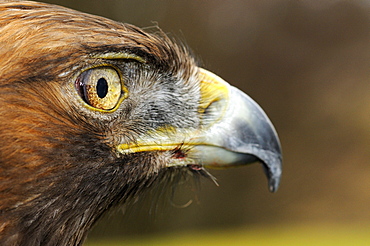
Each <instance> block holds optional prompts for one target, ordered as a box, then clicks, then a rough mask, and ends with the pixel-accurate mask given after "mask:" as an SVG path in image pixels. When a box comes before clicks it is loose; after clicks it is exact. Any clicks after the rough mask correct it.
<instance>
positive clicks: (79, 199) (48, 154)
mask: <svg viewBox="0 0 370 246" xmlns="http://www.w3.org/2000/svg"><path fill="white" fill-rule="evenodd" d="M0 30H1V36H0V47H1V48H0V60H1V63H0V138H1V145H0V169H1V171H0V241H1V243H2V245H80V244H81V243H82V242H83V240H84V238H85V237H86V234H87V232H88V230H89V229H90V228H91V226H92V225H93V224H94V223H95V222H96V221H97V219H98V218H99V217H101V215H102V214H103V213H104V212H105V211H107V210H108V209H109V208H111V207H112V206H114V205H116V204H118V203H122V202H125V201H126V200H127V199H129V198H131V197H135V196H137V195H138V194H139V193H140V192H142V191H143V190H145V189H146V188H147V187H150V186H151V185H153V183H154V181H156V180H158V179H163V178H168V177H170V176H169V175H164V174H165V173H167V174H168V173H171V172H174V171H176V172H179V171H180V172H185V173H189V174H190V173H192V174H195V175H196V174H205V173H206V171H205V169H204V168H207V167H209V168H212V167H214V168H226V167H231V166H238V165H246V164H249V163H253V162H260V163H262V164H263V167H264V170H265V172H266V175H267V177H268V180H269V188H270V190H271V191H276V189H277V187H278V185H279V179H280V175H281V162H282V157H281V150H280V144H279V140H278V137H277V134H276V132H275V130H274V127H273V126H272V124H271V122H270V120H269V119H268V118H267V116H266V115H265V113H264V112H263V110H262V109H261V108H260V107H259V106H258V105H257V104H256V103H255V102H254V101H253V100H252V99H251V98H250V97H248V96H247V95H246V94H244V93H243V92H241V91H240V90H238V89H237V88H235V87H233V86H231V85H229V84H228V83H226V82H225V81H224V80H222V79H221V78H220V77H218V76H216V75H215V74H213V73H211V72H209V71H207V70H205V69H203V68H200V67H199V66H198V65H197V63H196V62H195V60H194V59H193V58H192V56H191V55H189V52H188V51H187V50H186V49H185V48H184V47H183V46H181V45H178V44H176V43H175V42H174V41H172V40H171V39H169V38H168V37H167V36H166V35H165V34H163V32H161V31H160V30H156V32H154V33H147V32H145V31H143V30H142V29H140V28H138V27H135V26H133V25H129V24H123V23H118V22H115V21H112V20H109V19H106V18H102V17H98V16H93V15H90V14H85V13H81V12H77V11H74V10H70V9H67V8H63V7H59V6H55V5H48V4H42V3H36V2H29V1H24V2H22V1H16V2H13V1H6V2H2V3H1V4H0Z"/></svg>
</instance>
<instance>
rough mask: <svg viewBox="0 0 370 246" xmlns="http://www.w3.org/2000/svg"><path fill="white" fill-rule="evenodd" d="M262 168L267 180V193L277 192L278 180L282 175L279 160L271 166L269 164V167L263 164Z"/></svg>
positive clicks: (280, 161)
mask: <svg viewBox="0 0 370 246" xmlns="http://www.w3.org/2000/svg"><path fill="white" fill-rule="evenodd" d="M263 167H264V171H265V173H266V176H267V178H268V187H269V191H270V192H272V193H275V192H277V190H278V188H279V185H280V178H281V174H282V160H281V158H279V160H276V162H275V163H274V164H272V165H271V163H270V164H269V165H267V164H263Z"/></svg>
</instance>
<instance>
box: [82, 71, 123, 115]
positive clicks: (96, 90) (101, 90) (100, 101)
mask: <svg viewBox="0 0 370 246" xmlns="http://www.w3.org/2000/svg"><path fill="white" fill-rule="evenodd" d="M75 86H76V89H77V91H78V94H79V95H80V97H81V98H82V99H83V100H84V102H85V103H87V104H88V105H89V106H91V107H93V108H95V109H98V110H112V109H114V108H115V107H116V106H117V104H118V102H119V101H120V99H121V98H122V96H123V94H124V87H123V84H122V79H121V76H120V74H119V73H118V72H117V71H116V70H115V69H114V68H112V67H108V66H106V67H96V68H91V69H89V70H86V71H84V72H82V73H81V75H80V76H78V78H77V80H76V82H75Z"/></svg>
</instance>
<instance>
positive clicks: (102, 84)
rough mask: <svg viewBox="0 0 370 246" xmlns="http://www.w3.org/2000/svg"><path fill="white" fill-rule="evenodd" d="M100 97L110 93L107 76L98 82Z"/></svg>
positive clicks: (97, 90)
mask: <svg viewBox="0 0 370 246" xmlns="http://www.w3.org/2000/svg"><path fill="white" fill-rule="evenodd" d="M96 92H97V94H98V97H100V98H104V97H105V96H106V95H107V94H108V82H107V80H106V79H105V78H100V79H99V80H98V83H97V84H96Z"/></svg>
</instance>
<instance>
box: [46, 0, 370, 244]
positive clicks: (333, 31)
mask: <svg viewBox="0 0 370 246" xmlns="http://www.w3.org/2000/svg"><path fill="white" fill-rule="evenodd" d="M44 2H49V3H55V4H60V5H63V6H67V7H70V8H73V9H77V10H80V11H83V12H88V13H92V14H96V15H101V16H105V17H108V18H110V19H114V20H117V21H120V22H128V23H131V24H135V25H137V26H139V27H150V26H155V25H158V26H159V27H160V28H161V29H162V30H163V31H164V32H166V33H168V34H169V35H170V36H171V37H174V38H176V39H178V40H180V41H181V42H183V43H186V44H187V45H188V46H189V47H190V48H191V50H192V51H193V52H194V54H195V55H196V57H197V58H198V60H199V61H200V62H201V64H202V66H203V67H205V68H207V69H209V70H211V71H213V72H215V73H217V74H218V75H220V76H221V77H223V78H224V79H225V80H226V81H228V82H229V83H231V84H233V85H235V86H237V87H239V88H240V89H242V90H243V91H244V92H246V93H247V94H249V95H250V96H251V97H252V98H254V99H255V100H256V101H257V102H258V103H259V104H260V105H261V106H262V107H263V108H264V109H265V111H266V113H267V114H268V115H269V117H270V119H271V120H272V122H273V123H274V125H275V127H276V129H277V131H278V133H279V136H280V139H281V143H282V147H283V153H284V172H283V178H282V182H281V186H280V189H279V191H278V192H277V193H276V194H270V193H269V192H268V190H267V181H266V179H265V177H264V175H263V172H262V168H261V167H260V166H259V165H251V166H248V167H244V168H240V169H230V170H210V172H211V173H212V174H213V175H214V176H215V177H216V178H217V180H218V183H219V186H216V185H214V184H213V183H212V182H211V181H208V180H204V181H202V182H201V185H200V188H197V187H196V185H193V184H192V183H191V182H190V183H183V184H182V185H180V187H179V188H178V189H177V190H176V193H175V195H174V196H169V197H167V199H161V200H159V199H157V200H155V199H154V200H155V203H153V202H152V199H153V194H152V195H151V194H148V196H143V197H142V199H141V200H140V201H138V202H137V204H135V205H134V206H129V207H127V208H122V209H119V210H118V211H115V212H112V213H110V214H109V215H108V216H106V217H105V218H104V219H103V220H102V221H101V222H100V223H99V224H98V225H97V226H96V227H95V228H94V230H93V232H92V233H90V235H89V238H88V242H87V245H98V244H97V242H101V243H102V244H105V245H108V243H112V245H113V244H115V245H120V244H121V243H122V244H123V243H125V244H126V245H141V244H150V245H157V244H158V245H172V244H176V245H200V244H202V245H207V244H212V245H225V244H230V243H231V244H233V245H255V244H258V245H264V243H265V244H266V245H272V243H274V245H283V244H284V245H287V244H290V245H313V244H314V245H370V1H369V0H347V1H345V0H316V1H315V0H300V1H299V0H295V1H288V0H244V1H237V0H229V1H224V0H214V1H197V0H188V1H171V0H162V1H147V0H106V1H101V0H79V1H75V0H44ZM170 193H171V192H170ZM162 200H164V201H162ZM190 203H191V204H190ZM189 204H190V205H189ZM124 209H125V210H126V211H125V213H123V211H122V210H124ZM315 240H316V241H315ZM346 240H347V241H346ZM155 243H157V244H155ZM304 243H306V244H304Z"/></svg>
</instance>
